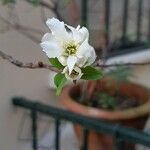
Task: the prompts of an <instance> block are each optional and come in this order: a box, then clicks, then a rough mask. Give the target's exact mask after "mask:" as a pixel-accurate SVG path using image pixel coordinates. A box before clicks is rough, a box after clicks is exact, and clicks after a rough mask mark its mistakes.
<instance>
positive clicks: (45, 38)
mask: <svg viewBox="0 0 150 150" xmlns="http://www.w3.org/2000/svg"><path fill="white" fill-rule="evenodd" d="M52 39H53V37H52V34H51V33H46V34H44V36H43V38H42V40H41V41H42V42H44V41H50V40H52Z"/></svg>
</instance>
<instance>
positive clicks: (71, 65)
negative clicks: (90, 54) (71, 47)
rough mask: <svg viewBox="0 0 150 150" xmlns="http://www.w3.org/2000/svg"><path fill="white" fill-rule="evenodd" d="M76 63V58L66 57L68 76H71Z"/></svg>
mask: <svg viewBox="0 0 150 150" xmlns="http://www.w3.org/2000/svg"><path fill="white" fill-rule="evenodd" d="M76 62H77V57H75V56H69V57H68V59H67V66H68V69H69V74H71V72H72V70H73V68H74V66H75V64H76Z"/></svg>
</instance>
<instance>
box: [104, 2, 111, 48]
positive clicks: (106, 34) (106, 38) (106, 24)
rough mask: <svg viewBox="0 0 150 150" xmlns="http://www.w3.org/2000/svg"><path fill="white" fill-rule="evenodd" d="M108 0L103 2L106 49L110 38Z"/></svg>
mask: <svg viewBox="0 0 150 150" xmlns="http://www.w3.org/2000/svg"><path fill="white" fill-rule="evenodd" d="M109 25H110V0H105V32H106V33H105V40H106V47H107V46H108V44H109V38H110V35H109V33H110V31H109V30H110V28H109Z"/></svg>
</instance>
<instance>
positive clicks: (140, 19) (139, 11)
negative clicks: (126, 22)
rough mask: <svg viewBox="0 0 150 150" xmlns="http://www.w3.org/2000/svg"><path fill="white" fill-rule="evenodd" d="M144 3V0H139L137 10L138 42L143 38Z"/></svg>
mask: <svg viewBox="0 0 150 150" xmlns="http://www.w3.org/2000/svg"><path fill="white" fill-rule="evenodd" d="M142 5H143V0H138V12H137V42H139V41H140V40H141V24H142Z"/></svg>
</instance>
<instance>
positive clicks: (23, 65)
mask: <svg viewBox="0 0 150 150" xmlns="http://www.w3.org/2000/svg"><path fill="white" fill-rule="evenodd" d="M0 56H1V57H2V58H3V59H6V60H7V61H8V62H10V63H12V64H13V65H15V66H17V67H20V68H29V69H40V68H41V69H42V68H43V69H49V70H51V71H55V72H58V71H59V70H57V69H56V68H54V67H52V66H50V65H48V64H44V63H43V62H41V61H39V62H38V63H36V64H34V63H32V62H30V63H23V62H21V61H19V60H16V59H14V58H13V57H12V56H10V55H7V54H5V53H4V52H2V51H0Z"/></svg>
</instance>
